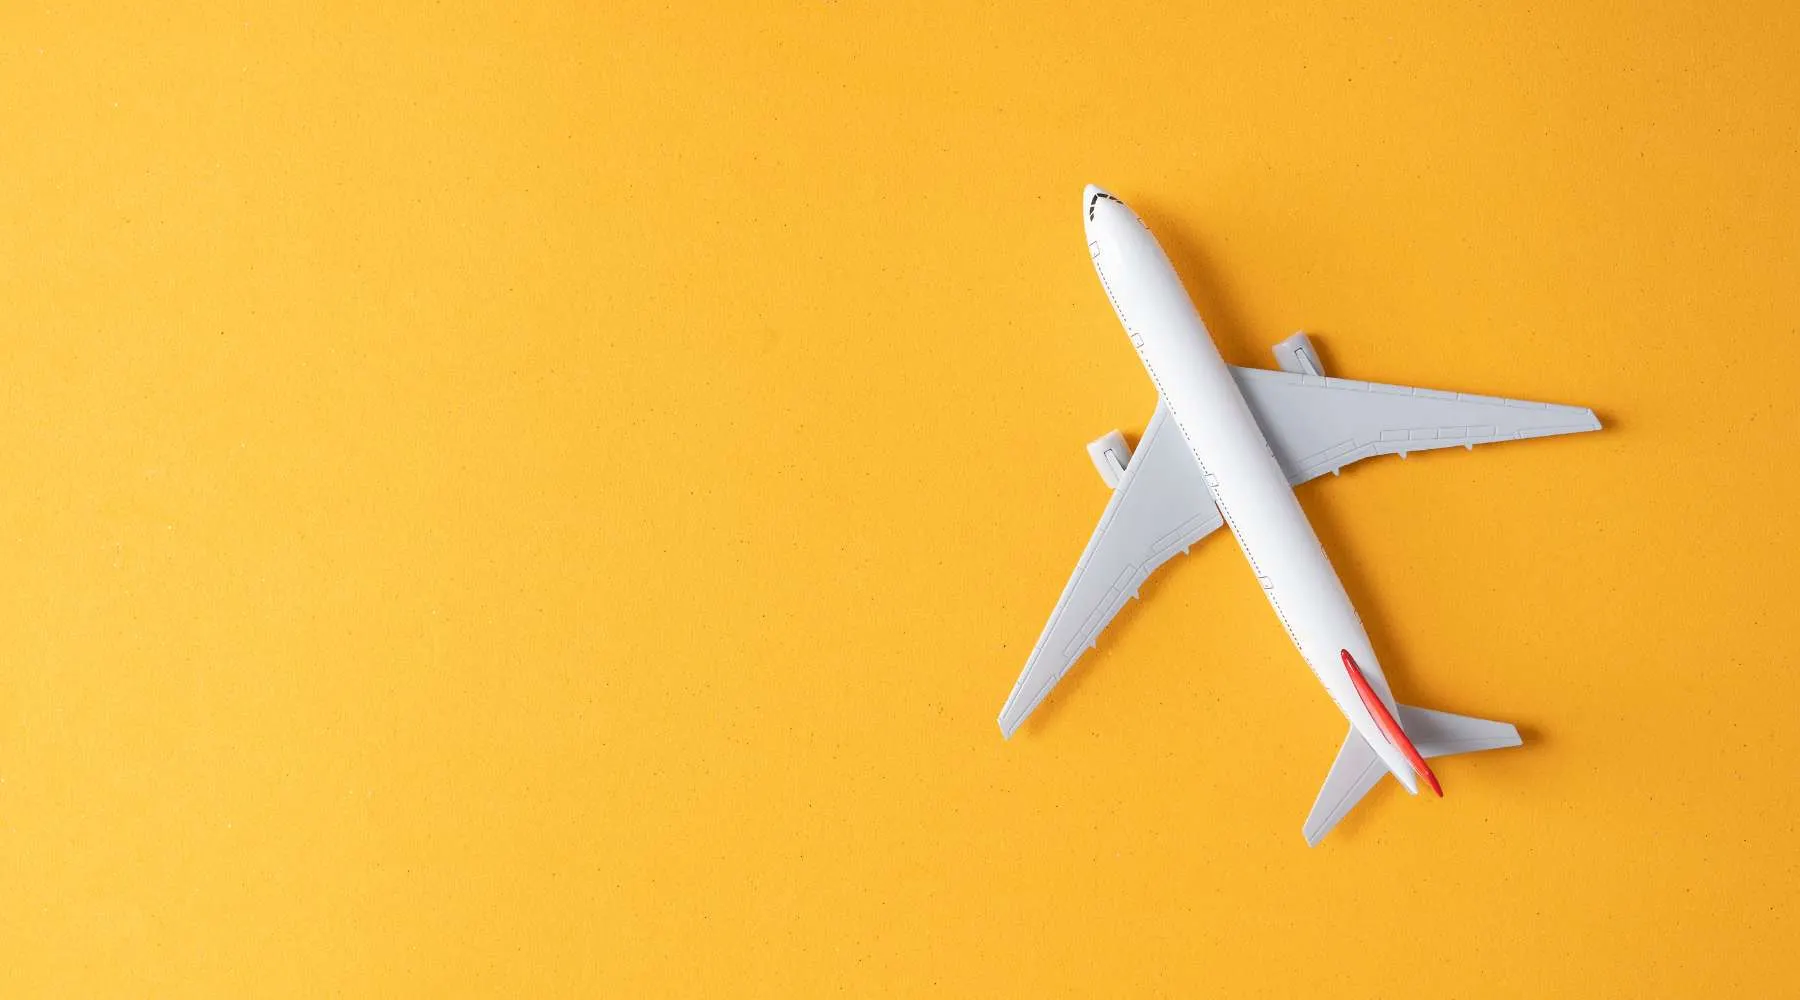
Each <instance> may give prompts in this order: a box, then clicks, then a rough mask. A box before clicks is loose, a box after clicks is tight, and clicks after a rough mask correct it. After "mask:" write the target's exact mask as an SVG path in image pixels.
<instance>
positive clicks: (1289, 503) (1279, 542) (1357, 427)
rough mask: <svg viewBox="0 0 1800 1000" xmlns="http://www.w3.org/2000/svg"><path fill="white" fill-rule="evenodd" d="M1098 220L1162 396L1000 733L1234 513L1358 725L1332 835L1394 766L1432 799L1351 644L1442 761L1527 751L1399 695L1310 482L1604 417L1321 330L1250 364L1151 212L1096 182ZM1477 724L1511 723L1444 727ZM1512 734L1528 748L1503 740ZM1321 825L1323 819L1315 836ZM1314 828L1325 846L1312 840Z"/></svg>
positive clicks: (1334, 694) (1110, 283)
mask: <svg viewBox="0 0 1800 1000" xmlns="http://www.w3.org/2000/svg"><path fill="white" fill-rule="evenodd" d="M1082 215H1083V219H1084V222H1085V224H1086V227H1087V237H1088V252H1089V254H1090V256H1091V257H1092V258H1093V262H1094V267H1095V270H1096V272H1097V273H1098V274H1099V277H1100V283H1101V285H1102V287H1103V288H1104V289H1105V291H1106V295H1107V298H1108V299H1109V301H1111V303H1112V305H1113V308H1114V311H1115V312H1116V313H1117V314H1118V317H1119V321H1120V323H1121V324H1122V325H1123V326H1124V327H1125V332H1126V335H1127V337H1128V338H1129V339H1130V341H1131V344H1132V346H1133V347H1134V348H1136V349H1137V351H1138V356H1139V358H1140V360H1141V361H1142V362H1143V364H1144V367H1145V370H1146V371H1147V372H1148V373H1149V375H1150V379H1151V381H1152V382H1153V383H1154V384H1155V386H1156V389H1157V393H1158V396H1159V403H1158V406H1157V409H1156V411H1155V413H1154V414H1153V415H1152V417H1151V421H1150V426H1149V428H1148V429H1146V430H1145V432H1144V438H1143V440H1142V442H1140V445H1139V449H1138V454H1137V455H1136V456H1135V457H1131V458H1130V460H1129V464H1127V465H1125V466H1124V472H1123V474H1122V475H1119V476H1118V477H1117V478H1118V483H1117V488H1116V490H1115V492H1114V494H1113V496H1112V499H1111V502H1109V503H1108V504H1107V507H1106V510H1105V511H1104V512H1103V513H1102V514H1101V517H1100V523H1099V525H1098V526H1097V527H1096V528H1095V529H1094V534H1093V536H1092V537H1091V538H1090V539H1089V541H1088V545H1087V549H1086V550H1085V551H1084V552H1083V553H1082V556H1081V559H1080V561H1079V562H1077V564H1076V566H1075V571H1074V573H1073V575H1072V576H1071V577H1070V579H1069V582H1068V584H1067V585H1066V586H1065V587H1064V588H1063V593H1062V596H1061V598H1060V599H1059V600H1058V601H1057V604H1056V608H1055V610H1053V611H1052V612H1051V615H1050V620H1049V621H1048V622H1047V623H1046V624H1045V626H1044V631H1043V633H1042V634H1041V635H1040V636H1039V638H1038V642H1037V645H1036V646H1034V647H1033V649H1032V652H1031V655H1030V656H1029V657H1028V658H1027V661H1026V664H1025V669H1024V672H1023V673H1022V674H1021V675H1020V677H1019V680H1018V682H1017V683H1016V684H1015V685H1014V687H1013V691H1012V694H1011V695H1010V696H1009V697H1008V698H1007V701H1006V705H1005V706H1004V707H1003V708H1002V709H1001V712H1000V719H999V722H1000V728H1001V731H1002V732H1004V733H1005V734H1007V735H1008V736H1010V735H1012V733H1013V732H1014V731H1016V730H1017V729H1018V727H1019V725H1020V724H1021V723H1022V722H1023V721H1024V719H1025V718H1026V716H1028V715H1030V714H1031V712H1032V710H1033V709H1035V708H1036V707H1037V706H1038V705H1039V704H1040V703H1041V702H1042V701H1043V699H1044V697H1045V696H1046V695H1047V694H1048V693H1049V691H1050V690H1051V688H1052V687H1054V686H1055V684H1056V682H1057V681H1058V680H1060V679H1061V678H1062V677H1063V675H1064V674H1065V673H1067V671H1068V670H1069V668H1070V666H1071V665H1072V664H1073V663H1074V662H1075V660H1076V658H1077V657H1079V656H1080V654H1081V652H1082V651H1084V650H1085V649H1087V648H1089V647H1091V646H1092V645H1093V644H1094V642H1095V639H1096V637H1097V636H1098V634H1099V633H1100V631H1101V630H1102V629H1103V628H1105V627H1106V624H1107V623H1108V622H1109V621H1111V620H1112V618H1113V616H1114V615H1115V614H1116V613H1117V612H1118V610H1119V608H1120V607H1121V606H1123V604H1124V602H1125V600H1126V599H1127V598H1129V597H1130V596H1133V595H1134V594H1135V593H1136V591H1137V588H1138V586H1139V585H1140V584H1141V583H1142V582H1143V580H1144V579H1145V578H1146V577H1148V576H1149V574H1150V573H1151V572H1152V571H1153V570H1154V569H1155V568H1156V567H1157V566H1159V565H1161V563H1162V562H1164V561H1165V560H1167V559H1168V558H1169V557H1170V556H1171V555H1172V554H1173V553H1174V552H1176V551H1179V550H1184V549H1186V547H1187V546H1189V545H1191V544H1193V542H1194V541H1195V540H1197V539H1199V538H1201V537H1203V536H1205V535H1206V534H1208V533H1210V532H1211V531H1213V530H1214V529H1215V528H1217V527H1218V526H1219V524H1220V523H1221V522H1223V523H1227V524H1230V525H1231V527H1232V531H1233V533H1234V534H1235V535H1236V537H1237V539H1238V543H1239V546H1240V547H1241V548H1242V550H1243V552H1244V555H1245V558H1246V560H1247V561H1248V562H1249V564H1250V568H1251V572H1252V575H1253V576H1254V578H1255V580H1256V582H1257V584H1258V586H1260V587H1261V589H1262V591H1263V593H1264V595H1265V596H1266V597H1267V598H1268V601H1269V604H1270V606H1271V608H1272V609H1273V610H1274V612H1275V615H1276V617H1277V619H1279V621H1280V622H1281V624H1282V626H1283V628H1284V629H1285V630H1286V631H1287V634H1288V636H1289V638H1290V639H1291V640H1292V641H1293V643H1294V646H1295V648H1296V649H1297V650H1298V651H1299V652H1300V655H1301V657H1302V658H1303V659H1304V660H1305V661H1306V663H1307V665H1308V666H1309V667H1311V668H1312V671H1313V674H1314V676H1315V677H1317V678H1318V680H1319V682H1320V684H1321V685H1323V686H1324V688H1325V690H1326V693H1327V694H1328V695H1329V696H1330V697H1331V699H1332V701H1333V702H1334V703H1335V704H1336V705H1337V707H1338V710H1339V711H1340V712H1341V713H1343V715H1344V717H1345V718H1346V719H1347V720H1348V721H1349V723H1350V727H1351V732H1352V734H1353V736H1352V739H1350V740H1348V741H1346V745H1345V748H1344V750H1343V751H1342V752H1341V753H1340V755H1339V765H1340V766H1338V767H1334V769H1333V772H1332V775H1331V777H1330V778H1328V780H1327V787H1326V789H1325V790H1324V791H1322V792H1321V801H1322V802H1325V801H1326V800H1327V799H1328V798H1329V800H1330V801H1329V803H1328V805H1327V807H1326V808H1325V809H1324V812H1323V813H1320V807H1319V806H1315V817H1314V818H1315V819H1318V820H1320V821H1321V822H1323V820H1324V819H1326V818H1328V819H1329V822H1327V823H1324V824H1323V825H1322V826H1320V827H1318V830H1317V833H1318V835H1319V836H1323V834H1324V831H1326V830H1329V829H1330V826H1331V824H1335V823H1336V822H1337V817H1340V816H1341V815H1342V814H1343V812H1346V811H1348V810H1349V808H1350V807H1351V806H1352V805H1354V804H1355V802H1356V801H1357V800H1358V799H1360V798H1361V796H1362V794H1363V792H1365V791H1367V788H1366V787H1364V786H1365V784H1369V785H1372V784H1373V782H1374V781H1375V780H1378V779H1379V777H1380V774H1381V772H1382V771H1384V770H1385V771H1388V772H1390V773H1392V774H1393V775H1394V776H1395V778H1396V779H1397V780H1399V781H1400V782H1401V784H1402V785H1404V786H1405V787H1406V788H1407V790H1408V791H1412V792H1416V791H1417V779H1416V777H1415V775H1414V773H1413V771H1412V769H1411V767H1410V766H1408V764H1407V763H1406V760H1405V757H1404V756H1403V755H1402V754H1401V752H1400V750H1399V749H1398V748H1397V747H1395V746H1394V745H1393V744H1392V743H1390V742H1389V741H1388V739H1387V738H1386V736H1384V735H1383V734H1382V732H1381V729H1380V726H1379V724H1378V723H1377V722H1376V720H1375V718H1374V717H1373V715H1372V714H1371V712H1370V710H1369V708H1368V707H1367V706H1365V705H1364V704H1363V703H1362V700H1361V698H1360V697H1359V696H1358V695H1357V693H1356V689H1355V686H1354V685H1353V684H1352V683H1351V682H1350V679H1349V675H1348V673H1347V672H1346V670H1345V668H1344V667H1343V666H1342V665H1341V659H1340V657H1341V654H1342V653H1343V652H1348V653H1349V654H1350V655H1351V656H1353V657H1354V658H1355V660H1356V662H1357V664H1358V665H1359V666H1360V668H1361V672H1362V674H1363V676H1364V677H1365V678H1366V679H1367V681H1368V683H1369V685H1370V687H1371V688H1372V689H1373V690H1374V692H1375V695H1376V696H1377V697H1378V698H1379V699H1380V700H1381V701H1382V702H1383V703H1384V704H1385V706H1386V707H1387V709H1388V710H1389V711H1390V712H1393V713H1395V714H1396V717H1397V718H1398V719H1399V720H1400V725H1401V727H1402V729H1403V730H1405V732H1406V733H1407V734H1408V738H1409V739H1411V740H1412V742H1413V743H1414V744H1415V745H1417V746H1418V747H1419V748H1420V750H1421V753H1424V754H1425V755H1426V756H1430V755H1431V754H1430V753H1429V752H1426V746H1427V744H1428V743H1429V744H1430V745H1431V746H1432V747H1433V748H1435V749H1436V750H1437V752H1439V753H1443V752H1454V751H1453V750H1451V749H1446V748H1447V747H1453V746H1456V747H1461V748H1462V749H1483V748H1485V746H1476V745H1475V743H1480V742H1482V741H1483V740H1486V741H1488V742H1489V743H1492V745H1495V746H1500V745H1516V743H1517V740H1518V734H1517V732H1516V731H1513V730H1512V727H1510V726H1505V724H1504V723H1488V722H1483V721H1482V720H1474V719H1464V718H1463V717H1461V716H1449V715H1445V714H1444V713H1436V712H1429V711H1427V710H1424V709H1414V708H1410V707H1400V706H1398V705H1397V704H1396V703H1395V702H1394V699H1393V695H1392V694H1391V692H1390V691H1389V687H1388V683H1387V680H1386V678H1385V676H1384V675H1383V674H1382V672H1381V668H1380V664H1379V661H1378V660H1377V658H1376V656H1375V651H1374V649H1373V648H1372V647H1371V645H1370V643H1369V639H1368V636H1367V635H1366V634H1365V632H1364V631H1363V627H1362V622H1361V619H1360V618H1358V616H1357V614H1356V610H1355V609H1354V608H1353V607H1352V606H1351V604H1350V599H1349V597H1348V595H1347V594H1346V593H1345V592H1344V588H1343V585H1342V583H1341V582H1340V581H1339V580H1338V576H1337V573H1336V571H1335V570H1333V568H1332V566H1331V563H1330V560H1329V559H1328V558H1327V557H1326V555H1325V552H1324V549H1323V548H1322V547H1321V546H1320V544H1319V541H1318V538H1317V536H1316V535H1315V534H1314V533H1313V530H1312V526H1311V524H1310V523H1309V522H1308V521H1307V519H1306V515H1305V513H1304V512H1303V511H1302V510H1301V508H1300V505H1299V503H1298V502H1297V501H1296V500H1295V498H1294V493H1293V485H1294V484H1297V483H1301V482H1305V481H1306V480H1308V479H1311V478H1313V477H1315V476H1317V475H1319V474H1320V473H1322V472H1326V471H1337V470H1338V469H1341V468H1342V467H1343V466H1344V465H1347V464H1349V463H1351V462H1354V461H1357V460H1358V459H1361V458H1367V457H1370V456H1372V455H1381V454H1392V453H1400V454H1402V455H1404V454H1405V453H1406V452H1408V451H1417V450H1424V449H1427V448H1444V447H1451V446H1455V445H1463V446H1467V447H1472V446H1474V445H1476V444H1482V443H1487V442H1490V441H1503V440H1515V439H1519V438H1526V437H1541V436H1546V435H1552V434H1566V433H1572V432H1576V431H1587V430H1596V429H1598V428H1599V422H1598V421H1597V420H1596V419H1595V418H1594V415H1593V412H1592V411H1590V410H1585V409H1582V408H1579V407H1567V406H1551V405H1548V404H1543V403H1528V402H1522V401H1519V400H1507V399H1498V398H1494V397H1488V396H1470V395H1466V394H1458V393H1448V392H1438V391H1433V390H1427V389H1413V388H1408V387H1405V386H1390V385H1381V384H1378V383H1369V382H1356V381H1350V380H1345V379H1335V378H1326V377H1323V375H1322V371H1323V369H1322V368H1321V367H1320V365H1319V361H1318V355H1317V353H1316V351H1314V350H1313V348H1312V344H1311V341H1310V340H1308V339H1307V338H1306V336H1305V334H1296V335H1295V336H1293V337H1290V338H1288V339H1287V340H1285V341H1283V342H1282V345H1280V347H1278V349H1277V351H1276V357H1277V360H1278V361H1279V362H1280V363H1281V364H1282V366H1283V367H1284V368H1288V369H1290V370H1287V371H1281V372H1269V371H1261V370H1257V369H1247V368H1233V367H1232V366H1229V365H1226V364H1225V362H1224V361H1223V359H1221V358H1220V356H1219V352H1218V350H1217V349H1216V348H1215V347H1214V346H1213V342H1212V339H1211V337H1210V336H1209V335H1208V334H1207V331H1206V327H1205V325H1204V324H1203V323H1202V322H1201V320H1200V317H1199V315H1198V313H1197V312H1196V311H1195V310H1194V307H1193V303H1192V302H1191V301H1190V300H1189V299H1188V297H1187V292H1186V291H1185V289H1184V288H1183V287H1182V284H1181V280H1180V278H1179V277H1178V276H1177V275H1176V273H1175V270H1174V268H1173V266H1171V265H1170V263H1169V261H1168V258H1167V257H1166V256H1165V255H1164V254H1163V252H1162V248H1161V247H1160V246H1159V245H1158V244H1157V242H1156V239H1155V237H1153V236H1152V235H1151V234H1150V232H1149V230H1148V229H1146V228H1145V227H1144V225H1143V223H1142V222H1140V221H1139V220H1138V218H1137V216H1136V215H1134V214H1133V213H1132V212H1131V210H1130V209H1129V208H1127V207H1126V206H1125V205H1124V203H1123V202H1120V201H1119V200H1118V199H1117V198H1114V197H1113V196H1111V195H1109V194H1107V193H1106V192H1104V191H1101V190H1099V189H1098V188H1095V187H1092V186H1090V187H1088V189H1087V190H1086V191H1085V192H1083V195H1082ZM1105 441H1106V439H1102V441H1101V442H1096V443H1095V445H1093V446H1090V455H1091V456H1093V457H1095V461H1096V466H1097V467H1099V468H1100V469H1101V474H1102V477H1103V478H1104V477H1105V476H1106V474H1107V472H1108V471H1109V467H1108V466H1106V465H1102V461H1103V460H1105V461H1110V460H1111V458H1110V456H1111V454H1112V453H1110V452H1109V451H1108V449H1107V448H1106V447H1105V446H1104V442H1105ZM1121 443H1122V442H1121ZM1119 457H1120V458H1124V457H1125V456H1119ZM1446 720H1449V721H1446ZM1468 724H1479V725H1482V726H1488V727H1502V728H1503V729H1504V730H1505V732H1500V731H1499V730H1493V731H1489V732H1486V733H1485V735H1482V734H1477V735H1475V736H1468V735H1467V734H1466V733H1464V735H1463V736H1462V737H1457V738H1456V739H1452V738H1451V737H1450V736H1446V735H1444V733H1446V732H1449V733H1452V734H1455V733H1459V732H1463V730H1462V729H1459V728H1458V727H1459V726H1466V725H1468ZM1434 726H1435V727H1438V728H1433V727H1434ZM1445 726H1448V727H1449V728H1448V729H1444V728H1443V727H1445ZM1415 728H1417V729H1418V730H1419V731H1418V732H1416V733H1415V731H1414V730H1415ZM1502 739H1510V740H1511V741H1512V742H1511V743H1506V742H1493V741H1495V740H1502ZM1471 741H1473V742H1471ZM1327 793H1329V795H1328V794H1327ZM1314 826H1315V823H1314V821H1313V820H1309V821H1308V829H1309V831H1311V830H1312V829H1313V828H1314ZM1308 837H1309V841H1310V840H1314V839H1315V838H1314V837H1313V835H1312V833H1310V832H1309V834H1308Z"/></svg>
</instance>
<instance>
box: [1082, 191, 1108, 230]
mask: <svg viewBox="0 0 1800 1000" xmlns="http://www.w3.org/2000/svg"><path fill="white" fill-rule="evenodd" d="M1111 197H1112V195H1110V194H1107V193H1106V192H1105V191H1102V190H1100V188H1099V187H1098V186H1097V185H1094V184H1089V185H1088V186H1087V187H1084V188H1082V189H1081V214H1082V215H1085V216H1087V219H1088V221H1089V222H1092V221H1094V203H1095V202H1097V201H1099V200H1100V199H1101V198H1111Z"/></svg>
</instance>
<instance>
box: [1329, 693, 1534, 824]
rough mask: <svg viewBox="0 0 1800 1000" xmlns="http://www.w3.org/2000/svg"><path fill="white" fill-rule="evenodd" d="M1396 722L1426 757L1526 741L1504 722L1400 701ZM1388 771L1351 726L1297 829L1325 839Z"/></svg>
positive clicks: (1469, 751) (1511, 745)
mask: <svg viewBox="0 0 1800 1000" xmlns="http://www.w3.org/2000/svg"><path fill="white" fill-rule="evenodd" d="M1399 721H1400V726H1401V728H1403V729H1405V730H1406V735H1407V736H1408V737H1409V738H1411V740H1412V741H1413V744H1414V745H1415V746H1417V747H1418V748H1419V753H1420V754H1421V755H1423V756H1426V757H1447V756H1449V755H1451V754H1458V753H1474V752H1475V751H1477V750H1499V749H1501V748H1503V747H1516V746H1518V745H1519V744H1520V743H1522V742H1524V741H1523V740H1521V739H1520V738H1519V731H1518V730H1517V729H1515V728H1513V727H1512V726H1511V725H1508V724H1507V723H1504V722H1493V721H1490V720H1488V719H1474V718H1470V717H1469V716H1466V715H1452V714H1450V713H1449V712H1434V711H1432V710H1431V709H1429V708H1414V707H1413V706H1411V705H1401V706H1400V720H1399ZM1386 773H1387V768H1386V767H1384V766H1383V765H1382V763H1381V758H1380V757H1377V756H1376V755H1375V751H1374V750H1373V749H1371V748H1370V747H1369V744H1368V743H1367V742H1365V741H1364V740H1363V738H1362V737H1361V736H1360V735H1358V734H1357V732H1356V730H1355V729H1352V730H1350V733H1349V735H1347V736H1345V737H1344V745H1343V746H1342V747H1340V748H1339V749H1338V755H1337V760H1335V761H1333V762H1332V764H1331V772H1330V773H1329V774H1327V775H1326V776H1325V784H1324V786H1323V787H1321V788H1320V789H1319V797H1318V798H1317V799H1315V800H1314V801H1313V807H1312V812H1311V814H1309V815H1308V816H1307V817H1306V826H1304V827H1303V828H1302V829H1301V832H1302V833H1304V834H1305V835H1306V844H1307V846H1308V847H1313V846H1317V844H1318V843H1319V841H1321V840H1323V839H1325V835H1326V834H1327V833H1330V832H1331V828H1332V827H1334V826H1337V825H1338V821H1339V820H1341V819H1343V818H1344V817H1345V816H1346V815H1348V814H1349V812H1350V810H1351V809H1353V808H1355V807H1356V804H1357V803H1358V802H1361V801H1362V797H1363V796H1364V795H1367V794H1368V793H1369V789H1371V788H1374V787H1375V784H1376V782H1378V781H1380V780H1381V776H1382V775H1384V774H1386Z"/></svg>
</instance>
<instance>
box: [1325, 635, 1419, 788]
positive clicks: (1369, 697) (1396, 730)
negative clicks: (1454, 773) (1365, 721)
mask: <svg viewBox="0 0 1800 1000" xmlns="http://www.w3.org/2000/svg"><path fill="white" fill-rule="evenodd" d="M1339 652H1340V653H1343V654H1344V669H1345V670H1347V671H1349V672H1350V683H1351V684H1354V685H1356V694H1357V697H1359V698H1361V699H1362V703H1363V707H1364V708H1366V709H1368V710H1369V714H1370V715H1372V716H1374V717H1375V724H1376V725H1377V726H1380V727H1381V734H1382V735H1383V736H1386V737H1387V740H1388V742H1389V743H1392V744H1393V745H1394V746H1395V747H1396V748H1397V749H1399V751H1400V752H1401V753H1403V754H1405V755H1406V762H1407V763H1408V764H1411V765H1412V769H1413V771H1415V772H1416V773H1417V774H1418V775H1419V777H1421V778H1424V779H1425V783H1426V784H1428V785H1430V786H1431V790H1432V791H1434V792H1436V793H1437V794H1438V798H1440V799H1441V798H1443V797H1444V787H1443V786H1442V785H1440V784H1438V780H1437V775H1435V774H1432V773H1431V767H1430V766H1429V765H1427V764H1426V763H1425V757H1424V755H1423V754H1420V753H1419V748H1418V747H1416V746H1413V741H1412V740H1410V739H1407V737H1406V730H1404V729H1401V728H1400V723H1398V722H1395V721H1394V716H1393V715H1392V714H1391V713H1390V712H1388V710H1387V706H1386V705H1383V704H1382V703H1381V699H1380V698H1379V697H1377V696H1376V694H1375V689H1374V688H1372V687H1370V686H1369V679H1368V678H1367V677H1364V676H1363V672H1362V668H1361V667H1359V666H1357V665H1356V658H1355V657H1353V656H1351V655H1350V651H1349V650H1348V649H1343V650H1339Z"/></svg>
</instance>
